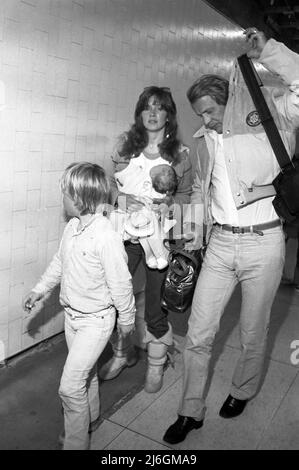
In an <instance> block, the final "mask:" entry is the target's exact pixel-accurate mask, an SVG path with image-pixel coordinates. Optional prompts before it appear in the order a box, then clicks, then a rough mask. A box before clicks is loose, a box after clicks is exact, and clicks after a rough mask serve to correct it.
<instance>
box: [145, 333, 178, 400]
mask: <svg viewBox="0 0 299 470" xmlns="http://www.w3.org/2000/svg"><path fill="white" fill-rule="evenodd" d="M146 342H147V343H148V344H147V360H148V365H147V371H146V377H145V385H144V390H145V391H146V392H147V393H156V392H158V391H159V390H160V389H161V387H162V384H163V374H164V366H165V363H166V361H167V350H168V346H171V345H172V343H173V338H172V328H171V325H170V324H169V330H168V331H167V333H165V335H164V336H162V338H159V339H157V338H155V337H154V336H153V335H152V334H151V333H149V332H148V331H146Z"/></svg>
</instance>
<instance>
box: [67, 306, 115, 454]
mask: <svg viewBox="0 0 299 470" xmlns="http://www.w3.org/2000/svg"><path fill="white" fill-rule="evenodd" d="M114 323H115V311H114V310H113V309H111V312H109V313H107V312H104V313H102V312H99V313H96V314H93V313H89V314H80V313H79V314H74V315H70V314H69V313H65V337H66V342H67V346H68V350H69V353H68V356H67V359H66V362H65V365H64V368H63V373H62V377H61V381H60V387H59V395H60V398H61V401H62V405H63V409H64V429H65V440H64V447H63V448H64V450H85V449H88V446H89V436H88V428H89V424H90V422H91V421H94V420H96V419H97V418H98V417H99V414H100V396H99V381H98V375H97V360H98V358H99V357H100V355H101V353H102V352H103V350H104V349H105V347H106V344H107V342H108V340H109V338H110V336H111V333H112V331H113V327H114Z"/></svg>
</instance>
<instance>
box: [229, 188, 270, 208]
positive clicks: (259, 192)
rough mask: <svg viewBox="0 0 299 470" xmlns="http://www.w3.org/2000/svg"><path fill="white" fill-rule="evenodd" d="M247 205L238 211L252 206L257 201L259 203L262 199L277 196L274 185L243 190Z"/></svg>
mask: <svg viewBox="0 0 299 470" xmlns="http://www.w3.org/2000/svg"><path fill="white" fill-rule="evenodd" d="M243 191H244V195H245V200H246V204H243V205H242V206H241V205H240V206H239V207H238V209H241V208H242V207H245V206H248V204H252V203H253V202H255V201H259V200H260V199H265V198H267V197H273V196H276V191H275V188H274V186H273V184H265V185H263V186H255V185H252V187H251V188H247V187H246V188H245V189H243Z"/></svg>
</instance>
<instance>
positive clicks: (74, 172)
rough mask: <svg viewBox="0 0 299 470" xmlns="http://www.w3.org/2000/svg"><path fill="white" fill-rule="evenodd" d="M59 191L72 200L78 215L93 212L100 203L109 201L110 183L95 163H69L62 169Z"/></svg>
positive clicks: (102, 170)
mask: <svg viewBox="0 0 299 470" xmlns="http://www.w3.org/2000/svg"><path fill="white" fill-rule="evenodd" d="M60 187H61V191H62V192H63V193H66V194H67V195H68V196H69V197H70V198H71V199H72V200H73V202H74V204H75V206H76V208H77V209H78V210H79V212H80V215H85V214H95V213H96V211H97V207H98V206H99V205H100V204H108V203H110V183H109V179H108V178H107V176H106V173H105V170H104V169H103V168H102V167H101V166H99V165H97V164H96V163H89V162H77V163H71V164H70V165H69V166H68V167H67V168H66V170H65V171H64V173H63V175H62V178H61V183H60Z"/></svg>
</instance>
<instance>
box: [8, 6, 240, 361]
mask: <svg viewBox="0 0 299 470" xmlns="http://www.w3.org/2000/svg"><path fill="white" fill-rule="evenodd" d="M241 33H242V31H241V29H240V28H239V27H237V26H235V25H233V24H231V23H230V22H229V21H228V20H226V19H225V18H223V17H222V16H221V15H219V14H218V13H216V12H215V11H214V10H213V9H211V8H210V7H209V6H207V5H206V4H205V3H204V2H203V1H200V0H150V1H149V0H74V1H72V0H0V361H1V360H3V359H4V358H8V357H11V356H12V355H14V354H16V353H18V352H20V351H22V350H24V349H26V348H28V347H30V346H32V345H33V344H35V343H37V342H40V341H41V340H43V339H45V338H48V337H50V336H52V335H54V334H56V333H58V332H60V331H61V330H62V328H63V317H62V314H61V311H60V307H59V305H58V303H57V293H54V294H53V295H52V297H51V298H50V299H49V301H48V303H47V306H46V308H44V309H43V310H41V311H40V312H39V313H37V314H36V315H35V316H33V315H29V316H28V315H26V314H24V312H23V311H22V309H21V299H22V296H23V295H24V293H25V292H27V291H28V290H30V288H31V287H32V286H33V285H34V284H35V282H36V281H37V279H38V277H39V276H40V274H41V273H42V272H43V270H44V269H45V267H46V265H47V263H48V262H49V261H50V259H51V257H52V255H53V253H54V252H55V250H56V249H57V246H58V241H59V237H60V235H61V232H62V229H63V220H62V216H61V205H60V204H61V197H60V194H59V186H58V182H59V178H60V176H61V172H62V170H63V169H64V168H65V167H66V165H67V164H68V163H70V162H72V161H74V160H89V161H96V162H98V163H100V164H102V165H103V166H104V167H105V168H106V169H107V170H108V171H109V170H110V158H109V155H110V153H111V149H112V148H113V145H114V143H115V139H116V136H117V135H118V134H119V133H120V132H122V131H123V130H125V129H127V128H128V126H129V124H131V123H132V117H133V112H134V106H135V103H136V100H137V98H138V95H139V94H140V92H141V91H142V90H143V88H144V87H145V86H148V85H150V84H157V85H165V86H170V87H171V89H172V91H173V95H174V98H175V101H176V103H177V106H178V111H179V120H180V124H181V130H182V135H183V139H184V141H185V143H187V144H190V145H191V146H192V139H191V136H192V132H193V131H194V130H195V128H196V126H197V123H196V119H195V118H194V116H193V115H192V112H191V109H190V107H189V105H188V102H187V100H186V97H185V92H186V89H187V88H188V87H189V86H190V84H191V83H192V82H193V81H194V80H195V78H197V76H198V75H199V74H202V73H206V72H214V73H215V72H216V73H222V74H226V75H227V73H228V70H229V66H230V64H231V60H232V57H233V56H235V55H237V54H238V53H239V52H240V50H241V48H240V44H242V38H241V37H242V34H241Z"/></svg>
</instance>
